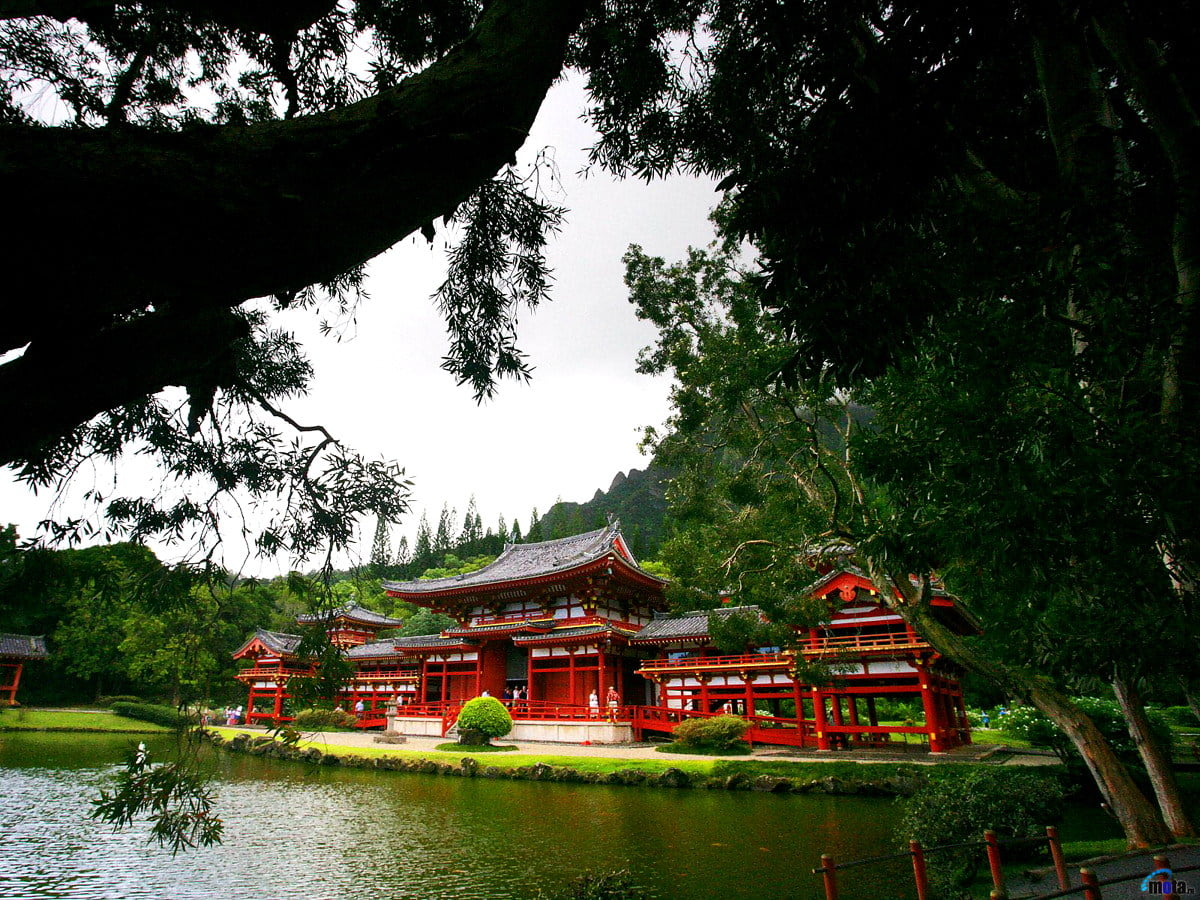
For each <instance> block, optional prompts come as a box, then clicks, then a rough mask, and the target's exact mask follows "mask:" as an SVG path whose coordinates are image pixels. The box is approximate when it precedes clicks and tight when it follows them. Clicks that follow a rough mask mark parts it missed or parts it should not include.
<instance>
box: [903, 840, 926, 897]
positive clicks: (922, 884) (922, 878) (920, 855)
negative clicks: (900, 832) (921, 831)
mask: <svg viewBox="0 0 1200 900" xmlns="http://www.w3.org/2000/svg"><path fill="white" fill-rule="evenodd" d="M908 852H909V853H911V854H912V864H913V881H915V882H916V885H917V900H928V898H929V876H928V875H926V874H925V851H924V850H922V849H921V842H920V841H909V842H908Z"/></svg>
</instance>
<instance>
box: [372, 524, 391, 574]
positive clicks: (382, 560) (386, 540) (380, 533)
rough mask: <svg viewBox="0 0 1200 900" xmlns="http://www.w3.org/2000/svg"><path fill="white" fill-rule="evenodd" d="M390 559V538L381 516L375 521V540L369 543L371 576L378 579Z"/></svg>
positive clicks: (386, 525)
mask: <svg viewBox="0 0 1200 900" xmlns="http://www.w3.org/2000/svg"><path fill="white" fill-rule="evenodd" d="M391 559H392V538H391V534H390V533H389V530H388V522H387V519H385V518H384V517H383V516H379V517H378V518H376V519H375V540H374V541H373V542H372V543H371V574H372V575H373V576H374V577H376V578H380V577H382V576H383V574H384V573H383V570H384V569H385V568H387V566H388V563H390V562H391Z"/></svg>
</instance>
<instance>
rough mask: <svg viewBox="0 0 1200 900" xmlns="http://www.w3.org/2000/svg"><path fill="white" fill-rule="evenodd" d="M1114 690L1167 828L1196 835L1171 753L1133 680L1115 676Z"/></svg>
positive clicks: (1182, 833) (1174, 831)
mask: <svg viewBox="0 0 1200 900" xmlns="http://www.w3.org/2000/svg"><path fill="white" fill-rule="evenodd" d="M1113 690H1114V691H1115V692H1116V695H1117V702H1118V703H1119V704H1120V705H1121V711H1122V712H1124V713H1125V721H1126V723H1127V724H1128V726H1129V736H1130V737H1131V738H1133V743H1134V746H1135V747H1137V751H1138V754H1139V755H1140V756H1141V757H1142V764H1143V765H1144V766H1145V767H1146V774H1147V775H1149V776H1150V785H1151V786H1152V787H1153V788H1154V795H1155V797H1157V798H1158V808H1159V809H1160V810H1161V811H1162V814H1163V819H1164V820H1165V821H1166V823H1167V827H1168V828H1170V829H1171V834H1173V835H1174V836H1175V837H1177V838H1180V837H1192V836H1194V835H1195V833H1196V829H1195V827H1194V826H1193V825H1192V822H1191V820H1190V819H1189V818H1188V815H1187V812H1186V811H1185V810H1184V806H1183V798H1182V797H1181V796H1180V795H1179V782H1178V781H1177V780H1176V778H1175V769H1174V768H1173V767H1172V765H1171V755H1170V753H1169V752H1168V751H1167V750H1166V749H1165V748H1164V747H1163V746H1162V744H1160V743H1159V741H1158V740H1157V739H1155V737H1154V734H1153V733H1152V732H1151V730H1150V720H1149V718H1148V717H1147V716H1146V706H1145V704H1144V703H1143V702H1142V696H1141V692H1140V691H1139V690H1138V689H1137V686H1136V685H1135V684H1134V683H1133V682H1132V680H1129V679H1126V678H1123V677H1122V676H1120V675H1117V676H1115V677H1114V678H1113Z"/></svg>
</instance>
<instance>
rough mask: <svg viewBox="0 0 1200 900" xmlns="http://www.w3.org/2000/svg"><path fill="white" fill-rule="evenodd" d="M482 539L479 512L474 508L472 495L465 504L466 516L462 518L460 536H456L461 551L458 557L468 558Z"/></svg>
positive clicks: (473, 496)
mask: <svg viewBox="0 0 1200 900" xmlns="http://www.w3.org/2000/svg"><path fill="white" fill-rule="evenodd" d="M482 537H483V531H482V529H481V527H480V518H479V510H478V509H476V508H475V495H474V494H472V495H471V500H470V502H468V503H467V514H466V516H465V517H464V518H463V528H462V534H460V535H459V536H458V547H459V549H460V550H462V551H463V552H462V553H459V554H458V555H459V556H470V555H471V554H472V553H473V551H474V550H475V547H476V545H477V544H478V543H479V540H480V538H482Z"/></svg>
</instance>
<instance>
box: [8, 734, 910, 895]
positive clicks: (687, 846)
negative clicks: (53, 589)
mask: <svg viewBox="0 0 1200 900" xmlns="http://www.w3.org/2000/svg"><path fill="white" fill-rule="evenodd" d="M148 743H149V744H150V748H151V751H152V752H153V753H164V752H166V751H167V750H168V749H169V747H170V743H169V741H167V740H162V739H160V740H154V741H149V742H148ZM132 744H133V741H132V740H131V738H130V737H129V736H110V735H81V734H71V735H63V734H14V733H11V732H10V733H0V898H5V900H10V898H11V900H17V898H20V900H25V898H42V897H61V898H155V900H189V898H212V897H234V898H239V900H259V898H305V900H323V898H328V900H376V898H380V900H381V898H388V900H401V898H412V900H443V898H445V900H450V898H453V900H468V898H471V900H474V898H479V900H484V898H487V900H491V898H514V900H515V898H532V897H536V896H537V895H538V890H539V888H543V889H546V890H547V891H548V892H553V891H557V890H558V889H560V888H561V887H562V886H563V885H564V884H566V882H568V881H569V880H570V879H571V878H572V877H574V876H575V875H577V874H579V873H582V872H584V871H588V870H591V871H597V872H603V871H611V870H614V869H622V868H626V869H629V870H630V871H631V872H632V873H633V874H634V876H635V879H636V880H637V881H638V883H639V884H641V885H643V886H644V887H645V888H647V889H648V890H649V891H650V892H651V893H652V894H653V896H655V897H658V898H662V900H668V898H679V900H693V898H694V900H707V898H722V900H726V898H728V900H735V898H756V900H760V898H771V900H775V898H779V900H789V898H793V900H808V898H818V897H821V896H823V895H822V894H821V891H820V887H819V882H818V879H817V878H816V877H815V876H813V875H812V874H810V872H811V869H812V867H813V866H814V865H817V864H818V857H819V856H820V854H821V853H822V852H827V853H832V854H833V855H834V856H835V857H837V858H842V859H853V858H856V857H861V856H867V855H870V854H872V853H876V852H879V848H881V847H885V848H889V849H890V847H891V842H892V836H891V829H892V826H893V824H894V822H895V819H896V815H897V809H896V807H895V805H894V804H893V803H892V802H891V801H890V800H878V799H864V798H856V797H817V796H775V795H771V794H756V793H747V792H724V791H703V790H682V791H672V790H654V789H645V788H617V787H599V786H576V785H559V784H542V783H536V782H509V781H491V780H487V779H468V778H444V777H436V776H425V775H404V774H398V773H386V772H384V773H376V772H366V771H358V770H338V769H328V768H319V767H311V766H306V765H301V764H298V763H281V762H270V761H264V760H259V759H255V758H252V757H245V756H235V755H231V754H224V753H212V752H209V753H208V757H209V764H210V765H211V767H212V771H213V775H214V778H215V789H216V793H217V803H218V805H219V812H220V814H221V815H222V817H223V818H224V819H225V823H226V826H225V843H224V844H223V845H222V846H219V847H213V848H208V849H201V850H195V851H191V852H188V853H186V854H181V855H180V856H177V857H174V858H172V856H171V854H170V853H169V852H168V851H163V850H160V849H158V848H157V847H156V846H152V845H149V844H147V842H146V829H145V828H137V829H134V830H130V831H125V832H119V833H113V832H111V831H109V830H108V829H107V828H106V827H103V826H100V825H98V824H97V823H95V822H93V821H92V820H91V819H89V818H88V811H89V809H90V807H89V800H90V799H91V798H93V797H95V796H96V795H97V794H98V792H99V790H100V788H101V787H102V786H104V785H105V784H106V782H107V780H108V779H109V778H110V777H111V776H112V774H113V772H114V771H115V770H116V768H117V764H118V763H119V761H120V760H121V759H122V756H123V754H125V753H126V752H128V750H129V749H130V747H131V746H132ZM160 758H161V757H160ZM896 874H899V873H896ZM872 876H873V880H875V884H876V890H875V891H873V892H871V893H870V894H869V895H870V896H877V897H879V896H888V897H902V896H903V890H902V889H900V888H896V889H893V886H894V885H895V882H893V880H892V877H890V876H889V874H888V873H886V872H885V871H881V870H873V871H872ZM883 884H888V889H887V890H886V891H885V892H882V893H881V892H880V891H879V890H878V888H879V887H881V886H882V885H883ZM864 896H867V895H864Z"/></svg>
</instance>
